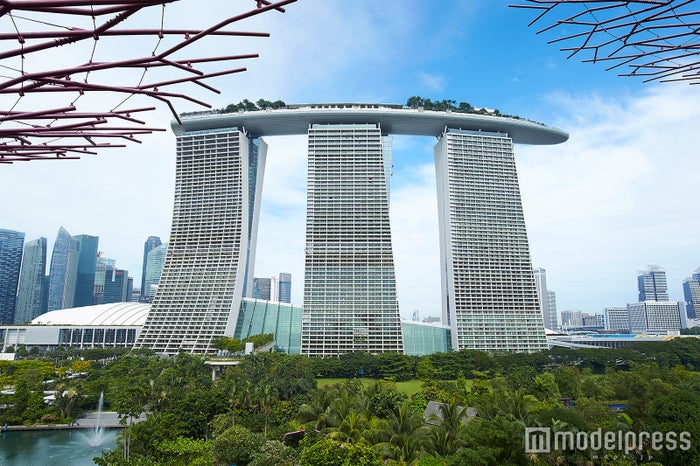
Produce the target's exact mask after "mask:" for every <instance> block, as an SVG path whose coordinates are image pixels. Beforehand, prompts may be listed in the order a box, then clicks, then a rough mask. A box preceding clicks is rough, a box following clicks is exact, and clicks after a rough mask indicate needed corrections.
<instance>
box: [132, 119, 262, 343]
mask: <svg viewBox="0 0 700 466" xmlns="http://www.w3.org/2000/svg"><path fill="white" fill-rule="evenodd" d="M176 136H177V159H176V173H175V177H176V181H175V202H174V208H173V222H172V228H171V233H170V240H169V242H168V250H167V253H166V257H165V263H164V265H163V272H162V273H161V277H160V282H159V284H158V291H157V292H156V294H155V297H154V298H153V304H152V306H151V311H150V312H149V314H148V317H147V318H146V322H145V324H144V326H143V330H142V331H141V334H140V335H139V338H138V340H137V342H136V347H147V348H151V349H153V350H154V351H156V352H158V353H166V354H176V353H178V352H180V351H186V352H193V353H208V352H213V351H214V348H213V347H212V339H214V338H215V337H218V336H224V335H226V336H233V332H234V330H235V328H236V321H237V320H238V312H239V309H240V306H241V300H242V298H243V296H247V295H249V292H250V289H249V288H250V287H251V286H252V281H253V264H254V263H255V257H254V255H255V238H256V235H257V226H258V215H259V211H260V208H259V207H260V192H261V189H262V179H263V173H264V167H265V156H266V152H267V145H266V144H265V142H264V141H262V140H261V139H256V138H250V137H248V136H247V135H246V134H245V132H244V131H242V130H240V129H237V128H221V129H211V130H204V131H182V132H177V130H176Z"/></svg>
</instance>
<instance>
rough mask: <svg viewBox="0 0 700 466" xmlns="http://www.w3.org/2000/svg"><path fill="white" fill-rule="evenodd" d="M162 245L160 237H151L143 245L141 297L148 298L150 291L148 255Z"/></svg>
mask: <svg viewBox="0 0 700 466" xmlns="http://www.w3.org/2000/svg"><path fill="white" fill-rule="evenodd" d="M161 244H163V243H162V242H161V240H160V237H158V236H149V237H148V239H147V240H146V242H145V243H144V244H143V266H142V267H141V296H143V297H145V296H146V294H147V291H148V289H147V285H146V267H147V265H148V264H147V263H148V253H149V252H151V251H152V250H153V249H155V248H157V247H158V246H160V245H161ZM159 275H160V272H159ZM152 298H153V296H150V299H152Z"/></svg>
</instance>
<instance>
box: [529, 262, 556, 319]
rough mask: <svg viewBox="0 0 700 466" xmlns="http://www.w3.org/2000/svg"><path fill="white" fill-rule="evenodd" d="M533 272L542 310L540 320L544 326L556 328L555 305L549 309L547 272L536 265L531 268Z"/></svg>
mask: <svg viewBox="0 0 700 466" xmlns="http://www.w3.org/2000/svg"><path fill="white" fill-rule="evenodd" d="M533 272H534V274H535V288H536V289H537V300H538V301H539V303H540V309H541V310H542V320H543V321H544V326H545V328H548V329H550V330H556V329H557V308H556V305H555V307H554V309H550V307H549V304H550V295H549V290H548V289H547V272H546V271H545V269H543V268H541V267H537V268H535V269H534V270H533Z"/></svg>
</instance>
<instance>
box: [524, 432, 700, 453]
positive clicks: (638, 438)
mask: <svg viewBox="0 0 700 466" xmlns="http://www.w3.org/2000/svg"><path fill="white" fill-rule="evenodd" d="M690 440H691V436H690V433H689V432H680V433H677V432H645V431H642V432H623V431H621V430H619V431H617V432H615V431H609V432H603V430H602V429H598V430H594V431H593V432H564V431H562V432H554V433H552V431H551V429H550V428H549V427H526V428H525V452H526V453H551V452H552V451H553V450H554V451H576V450H578V451H586V450H593V451H599V450H607V451H611V450H617V451H622V452H624V453H625V454H627V453H630V452H632V451H634V450H639V449H646V448H651V449H652V450H655V451H661V450H668V451H673V450H676V449H680V450H684V451H685V450H689V449H690V446H691V442H690Z"/></svg>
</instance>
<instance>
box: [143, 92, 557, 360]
mask: <svg viewBox="0 0 700 466" xmlns="http://www.w3.org/2000/svg"><path fill="white" fill-rule="evenodd" d="M173 130H174V132H175V135H176V138H177V162H176V181H175V201H174V209H173V220H172V230H171V236H170V241H169V245H168V252H167V256H166V259H165V265H164V267H163V272H162V275H161V280H160V285H159V288H158V291H157V293H156V295H155V298H154V301H153V304H152V307H151V310H150V312H149V314H148V317H147V318H146V322H145V324H144V326H143V329H142V331H141V333H140V335H139V337H138V340H137V342H136V347H146V348H152V349H153V350H155V351H156V352H159V353H166V354H174V353H177V352H180V351H186V352H195V353H210V352H213V351H215V350H214V348H213V347H212V339H213V338H215V337H217V336H222V335H225V336H233V334H234V330H235V328H236V324H237V321H238V319H239V313H240V312H241V311H240V309H241V304H242V301H243V298H244V297H246V296H250V291H251V287H252V280H253V267H254V263H255V248H256V235H257V226H258V216H259V212H260V197H261V192H262V181H263V174H264V168H265V158H266V153H267V144H266V143H265V141H264V139H263V137H265V136H275V135H289V134H307V136H308V174H307V210H306V241H305V272H304V294H303V306H302V311H301V312H302V314H301V316H302V318H301V354H305V355H308V356H316V357H327V356H337V355H340V354H343V353H347V352H352V351H368V352H371V353H379V352H402V351H403V339H402V333H401V321H400V315H399V305H398V299H397V293H396V277H395V273H394V258H393V251H392V234H391V228H390V222H389V188H388V186H389V177H390V175H391V166H392V162H391V135H394V134H404V135H422V136H432V137H435V138H437V144H436V145H435V169H436V173H437V191H438V211H439V212H438V214H439V215H438V218H439V234H440V238H439V240H440V259H441V275H442V277H441V295H442V322H443V324H445V325H447V326H449V327H450V336H451V345H452V349H455V350H457V349H476V350H483V351H520V352H530V351H537V350H541V349H545V348H546V340H545V336H544V326H543V320H542V314H541V311H540V307H539V302H538V297H537V290H536V287H535V280H534V276H533V270H532V263H531V259H530V252H529V246H528V239H527V232H526V229H525V221H524V218H523V209H522V204H521V198H520V189H519V186H518V177H517V173H516V166H515V159H514V151H513V145H514V144H558V143H561V142H564V141H566V140H567V138H568V135H567V134H566V133H565V132H563V131H561V130H558V129H554V128H550V127H547V126H545V125H542V124H540V123H536V122H532V121H528V120H523V119H518V118H511V117H502V116H498V115H493V114H472V113H459V112H454V111H453V112H449V111H448V112H440V111H428V110H422V109H410V108H404V107H403V106H401V105H384V104H376V105H375V104H315V105H294V106H288V107H286V108H283V109H277V110H261V111H248V112H238V113H229V114H199V115H192V116H188V117H183V118H182V123H181V124H177V123H173Z"/></svg>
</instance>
